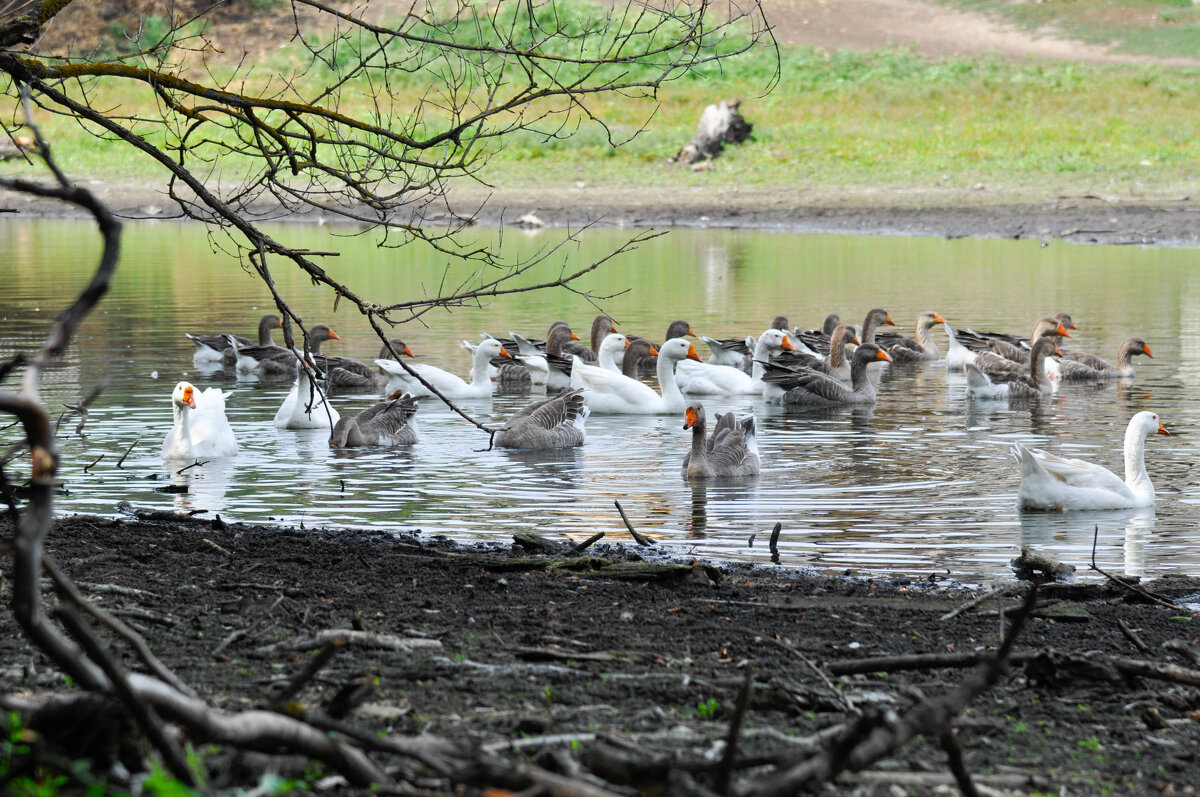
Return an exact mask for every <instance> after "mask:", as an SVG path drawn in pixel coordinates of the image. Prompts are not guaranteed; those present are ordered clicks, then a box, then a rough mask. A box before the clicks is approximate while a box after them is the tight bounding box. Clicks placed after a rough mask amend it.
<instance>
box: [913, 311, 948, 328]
mask: <svg viewBox="0 0 1200 797" xmlns="http://www.w3.org/2000/svg"><path fill="white" fill-rule="evenodd" d="M944 323H946V319H944V318H942V317H941V316H940V315H938V314H937V313H935V312H933V311H932V310H927V311H925V312H924V313H921V314H920V315H919V316H917V329H933V325H934V324H944Z"/></svg>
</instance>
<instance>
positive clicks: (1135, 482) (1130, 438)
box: [1011, 412, 1170, 510]
mask: <svg viewBox="0 0 1200 797" xmlns="http://www.w3.org/2000/svg"><path fill="white" fill-rule="evenodd" d="M1156 433H1157V434H1161V435H1168V436H1169V435H1170V432H1168V431H1167V429H1166V427H1165V426H1163V425H1162V422H1161V421H1160V420H1159V418H1158V416H1157V415H1156V414H1154V413H1153V412H1139V413H1137V414H1136V415H1134V416H1133V418H1131V419H1130V421H1129V426H1128V427H1126V429H1125V478H1124V479H1121V478H1120V477H1119V476H1117V475H1116V474H1115V473H1113V472H1112V471H1110V470H1108V469H1107V468H1104V467H1102V466H1100V465H1097V464H1095V463H1092V462H1085V461H1083V460H1080V459H1066V458H1064V457H1059V456H1055V455H1054V454H1049V453H1047V452H1045V451H1040V450H1038V449H1036V448H1026V447H1025V446H1023V445H1021V444H1020V443H1014V444H1013V447H1012V452H1011V453H1012V456H1013V459H1015V460H1016V461H1017V462H1018V463H1020V466H1021V486H1020V488H1019V490H1018V491H1017V498H1018V500H1019V502H1020V505H1021V506H1022V507H1025V508H1027V509H1049V510H1095V509H1128V508H1130V507H1137V506H1152V505H1153V504H1154V485H1153V484H1152V483H1151V481H1150V476H1149V474H1148V473H1147V472H1146V438H1147V437H1149V436H1150V435H1152V434H1156Z"/></svg>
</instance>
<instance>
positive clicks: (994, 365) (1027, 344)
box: [942, 313, 1076, 373]
mask: <svg viewBox="0 0 1200 797" xmlns="http://www.w3.org/2000/svg"><path fill="white" fill-rule="evenodd" d="M942 326H943V327H944V328H945V330H946V335H947V336H948V337H949V339H950V346H949V348H948V350H947V351H946V368H947V369H949V370H962V369H964V368H966V367H967V365H968V364H974V365H977V366H979V368H980V370H982V371H985V372H989V373H990V372H992V371H994V370H1013V367H1012V366H1010V365H1006V364H1005V363H1003V362H1001V361H1000V360H1009V361H1011V362H1014V363H1017V364H1018V365H1024V364H1026V363H1028V362H1029V352H1030V351H1031V350H1032V349H1033V344H1034V343H1036V342H1037V340H1038V338H1043V337H1046V336H1048V335H1050V336H1055V342H1058V339H1059V338H1069V337H1071V333H1070V332H1069V331H1068V330H1071V329H1075V328H1076V327H1075V322H1074V321H1072V320H1071V316H1069V315H1067V314H1066V313H1059V314H1058V315H1055V316H1047V317H1046V318H1041V319H1038V321H1037V322H1036V323H1035V324H1034V325H1033V332H1032V333H1030V335H1029V337H1028V338H1022V337H1020V336H1019V335H1007V334H1004V333H1000V332H976V331H975V330H972V329H967V330H956V329H954V328H952V327H951V326H950V324H949V323H943V325H942ZM981 355H984V356H983V359H982V360H981V359H980V357H981ZM995 358H999V359H995ZM985 361H986V362H985ZM1021 370H1022V369H1021V368H1019V367H1018V368H1016V369H1015V371H1014V372H1015V373H1019V372H1020V371H1021Z"/></svg>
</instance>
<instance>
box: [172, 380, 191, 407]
mask: <svg viewBox="0 0 1200 797" xmlns="http://www.w3.org/2000/svg"><path fill="white" fill-rule="evenodd" d="M195 392H196V388H194V387H192V383H191V382H180V383H179V384H177V385H176V386H175V391H174V392H173V393H171V401H172V402H173V403H174V404H175V406H176V407H187V408H188V409H193V410H194V409H196V398H195Z"/></svg>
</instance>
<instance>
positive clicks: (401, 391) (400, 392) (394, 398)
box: [388, 389, 404, 401]
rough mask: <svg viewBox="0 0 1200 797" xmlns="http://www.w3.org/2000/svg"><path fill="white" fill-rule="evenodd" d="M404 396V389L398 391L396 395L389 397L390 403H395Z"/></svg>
mask: <svg viewBox="0 0 1200 797" xmlns="http://www.w3.org/2000/svg"><path fill="white" fill-rule="evenodd" d="M403 395H404V390H402V389H401V390H397V391H396V392H395V393H393V394H392V395H390V396H388V401H395V400H396V399H398V398H400V397H401V396H403Z"/></svg>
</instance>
